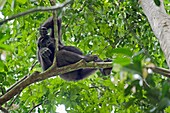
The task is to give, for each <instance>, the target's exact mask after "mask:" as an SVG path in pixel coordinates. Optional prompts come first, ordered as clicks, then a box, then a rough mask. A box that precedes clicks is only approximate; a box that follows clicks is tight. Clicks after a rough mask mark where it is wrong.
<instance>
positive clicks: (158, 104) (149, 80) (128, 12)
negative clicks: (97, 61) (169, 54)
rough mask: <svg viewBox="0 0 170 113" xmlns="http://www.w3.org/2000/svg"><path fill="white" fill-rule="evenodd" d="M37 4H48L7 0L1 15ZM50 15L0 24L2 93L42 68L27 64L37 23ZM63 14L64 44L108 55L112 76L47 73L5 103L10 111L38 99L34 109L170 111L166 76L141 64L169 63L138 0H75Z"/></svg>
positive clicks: (98, 112) (31, 60)
mask: <svg viewBox="0 0 170 113" xmlns="http://www.w3.org/2000/svg"><path fill="white" fill-rule="evenodd" d="M167 2H168V0H165V3H166V6H168V5H170V4H168V3H167ZM38 6H50V4H49V1H48V0H37V1H31V0H30V1H27V0H16V1H12V0H9V1H6V3H5V5H4V7H3V9H2V15H3V16H4V18H6V17H8V16H10V15H13V14H17V13H18V12H23V11H26V10H28V9H30V8H34V7H38ZM166 6H165V7H166ZM167 12H168V13H169V12H170V9H167ZM51 14H52V13H51V12H38V13H33V14H30V15H27V16H24V17H20V18H17V19H15V20H12V21H10V22H8V23H7V24H3V25H1V27H0V31H1V32H0V37H1V38H0V54H1V59H0V95H2V94H4V92H5V91H6V90H7V89H8V88H9V86H11V85H12V84H13V83H15V82H16V81H18V80H19V79H21V78H22V77H23V76H25V75H27V74H28V73H32V72H33V71H35V70H36V71H41V68H40V65H36V66H35V67H34V68H33V70H31V72H30V68H31V66H32V64H33V63H34V62H35V61H37V58H36V49H37V47H36V40H37V38H38V36H39V33H38V28H39V26H40V24H41V23H42V22H43V21H44V20H46V19H47V18H48V17H49V16H50V15H51ZM62 18H63V30H62V32H63V40H64V43H65V44H66V45H73V46H76V47H78V48H80V49H81V50H82V51H83V52H84V53H85V54H96V55H99V56H100V58H102V59H106V58H107V57H109V58H112V59H113V72H112V75H111V76H102V75H101V74H100V73H99V72H97V73H95V74H94V75H93V76H91V77H89V78H87V79H85V80H82V81H78V82H67V81H64V80H62V79H60V78H59V77H55V78H50V79H48V80H44V81H42V82H39V83H35V84H33V85H31V86H29V87H27V88H25V89H24V90H23V91H22V92H21V93H20V95H19V96H18V97H17V98H16V100H15V102H14V103H12V99H11V100H10V101H9V102H8V103H7V104H6V105H5V107H10V108H9V109H10V110H11V112H12V113H18V112H20V113H22V112H29V111H30V110H31V109H32V108H33V107H34V106H36V105H38V104H40V106H38V107H37V108H36V109H35V110H34V111H38V112H39V113H44V112H55V110H56V107H57V106H58V105H60V104H64V105H65V108H66V110H67V112H69V113H83V112H87V113H93V112H94V113H103V112H105V113H110V112H111V111H113V112H119V113H132V112H139V113H143V112H154V113H155V112H159V113H160V112H163V111H164V110H165V111H166V112H170V107H168V106H169V105H170V95H169V93H170V89H169V88H170V83H169V79H168V78H165V77H162V76H160V75H157V74H154V73H147V71H146V69H145V68H144V66H145V65H147V64H151V63H154V64H155V65H157V66H159V67H164V68H167V64H166V61H165V58H164V55H163V53H162V51H161V49H160V46H159V43H158V41H157V39H156V38H155V36H154V34H153V32H152V30H151V28H150V26H149V23H148V20H147V19H146V17H145V15H144V14H143V12H142V9H141V8H140V6H139V5H138V2H137V0H136V1H134V0H131V1H129V0H127V1H122V2H120V1H119V2H118V1H112V0H95V1H94V0H85V1H83V0H74V3H73V4H72V5H71V6H70V7H67V8H66V10H65V12H64V14H63V17H62ZM11 103H12V106H11Z"/></svg>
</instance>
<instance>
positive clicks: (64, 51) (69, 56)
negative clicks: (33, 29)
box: [37, 17, 112, 81]
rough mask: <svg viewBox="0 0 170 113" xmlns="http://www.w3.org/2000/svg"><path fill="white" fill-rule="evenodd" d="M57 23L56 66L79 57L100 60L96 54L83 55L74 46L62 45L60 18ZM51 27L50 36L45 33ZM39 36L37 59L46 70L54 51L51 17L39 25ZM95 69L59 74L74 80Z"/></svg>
mask: <svg viewBox="0 0 170 113" xmlns="http://www.w3.org/2000/svg"><path fill="white" fill-rule="evenodd" d="M57 24H58V37H59V38H58V41H59V42H58V43H59V47H58V49H59V51H58V53H57V56H56V59H57V66H58V67H62V66H66V65H70V64H74V63H76V62H78V61H80V60H81V59H84V60H85V61H86V62H91V61H95V62H101V60H100V59H99V58H98V57H97V56H96V55H92V56H90V55H87V56H84V55H83V53H82V52H81V51H80V50H79V49H78V48H76V47H74V46H64V45H63V44H62V42H61V41H62V40H61V29H62V28H61V19H58V20H57ZM48 29H51V34H50V36H49V35H48V34H47V33H48V32H47V30H48ZM40 35H41V37H40V38H39V39H38V53H37V54H38V61H39V62H40V64H41V66H42V68H43V70H47V69H48V68H49V67H50V66H51V65H52V63H53V59H54V51H55V39H54V26H53V19H52V17H50V18H49V19H48V20H47V21H46V22H44V23H43V24H42V26H41V27H40ZM96 70H97V69H91V68H85V69H79V70H76V71H72V72H68V73H65V74H62V75H60V77H61V78H63V79H64V80H68V81H76V80H81V79H84V78H86V77H88V76H90V75H91V74H92V73H94V72H95V71H96ZM111 70H112V68H106V69H100V71H101V73H102V74H104V75H109V74H110V73H111Z"/></svg>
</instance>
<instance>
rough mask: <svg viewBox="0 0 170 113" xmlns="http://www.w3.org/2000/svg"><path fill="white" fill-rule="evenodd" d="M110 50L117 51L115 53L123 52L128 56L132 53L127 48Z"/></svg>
mask: <svg viewBox="0 0 170 113" xmlns="http://www.w3.org/2000/svg"><path fill="white" fill-rule="evenodd" d="M112 52H113V53H117V54H124V55H127V56H129V57H131V56H132V55H133V53H132V52H131V50H130V49H129V48H116V49H114V50H113V51H112Z"/></svg>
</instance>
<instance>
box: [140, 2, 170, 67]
mask: <svg viewBox="0 0 170 113" xmlns="http://www.w3.org/2000/svg"><path fill="white" fill-rule="evenodd" d="M160 2H161V5H160V6H157V5H156V4H155V3H154V0H140V3H141V6H142V8H143V11H144V13H145V15H146V16H147V18H148V20H149V23H150V25H151V27H152V30H153V32H154V34H155V36H156V37H157V38H158V40H159V43H160V46H161V49H162V51H163V52H164V54H165V57H166V61H167V63H168V66H169V67H170V16H169V15H168V14H167V13H166V11H165V8H164V4H163V0H160Z"/></svg>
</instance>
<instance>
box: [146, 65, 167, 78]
mask: <svg viewBox="0 0 170 113" xmlns="http://www.w3.org/2000/svg"><path fill="white" fill-rule="evenodd" d="M146 68H147V69H151V70H152V71H153V72H154V73H158V74H161V75H163V76H166V77H168V78H170V70H168V69H165V68H160V67H155V66H147V67H146Z"/></svg>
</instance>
